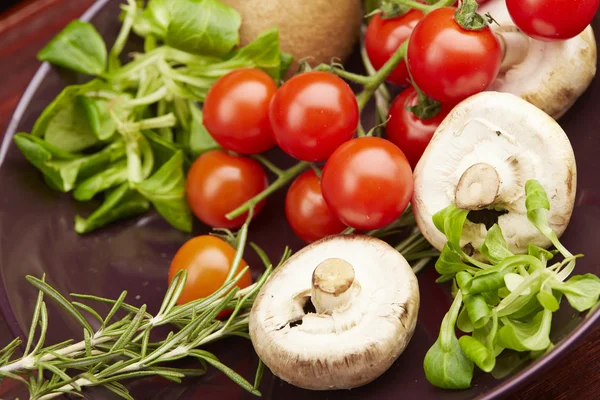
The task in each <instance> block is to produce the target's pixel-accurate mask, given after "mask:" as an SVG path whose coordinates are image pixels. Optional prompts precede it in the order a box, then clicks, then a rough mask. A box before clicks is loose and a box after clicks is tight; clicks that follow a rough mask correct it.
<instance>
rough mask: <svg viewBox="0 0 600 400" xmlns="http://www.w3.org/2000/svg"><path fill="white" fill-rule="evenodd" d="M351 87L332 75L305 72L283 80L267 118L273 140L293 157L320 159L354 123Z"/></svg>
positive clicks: (349, 134) (350, 133) (348, 133)
mask: <svg viewBox="0 0 600 400" xmlns="http://www.w3.org/2000/svg"><path fill="white" fill-rule="evenodd" d="M358 118H359V112H358V104H357V103H356V97H355V96H354V93H353V92H352V89H351V88H350V86H348V84H347V83H346V82H344V81H343V80H342V79H341V78H339V77H338V76H336V75H333V74H330V73H327V72H319V71H312V72H305V73H302V74H300V75H296V76H294V77H293V78H291V79H290V80H289V81H287V82H286V83H284V84H283V85H282V86H281V87H280V88H279V89H277V92H276V93H275V96H273V100H271V105H270V108H269V119H270V121H271V127H272V128H273V134H274V136H275V141H276V142H277V144H278V145H279V147H280V148H281V149H282V150H283V151H284V152H286V153H287V154H289V155H291V156H292V157H294V158H297V159H299V160H304V161H312V162H314V161H324V160H326V159H327V158H328V157H329V156H330V155H331V153H333V152H334V151H335V149H336V148H338V147H339V146H340V145H341V144H342V143H344V142H346V141H348V140H350V139H351V138H352V136H354V133H355V131H356V127H357V126H358Z"/></svg>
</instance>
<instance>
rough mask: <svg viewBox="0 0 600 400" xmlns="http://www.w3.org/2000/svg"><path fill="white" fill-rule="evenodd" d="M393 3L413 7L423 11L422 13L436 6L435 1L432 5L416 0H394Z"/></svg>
mask: <svg viewBox="0 0 600 400" xmlns="http://www.w3.org/2000/svg"><path fill="white" fill-rule="evenodd" d="M394 3H396V4H399V5H403V6H407V7H410V8H413V9H415V10H420V11H423V12H424V13H428V12H430V11H432V10H433V9H434V7H436V4H437V3H436V4H433V5H427V4H423V3H419V2H418V1H414V0H394Z"/></svg>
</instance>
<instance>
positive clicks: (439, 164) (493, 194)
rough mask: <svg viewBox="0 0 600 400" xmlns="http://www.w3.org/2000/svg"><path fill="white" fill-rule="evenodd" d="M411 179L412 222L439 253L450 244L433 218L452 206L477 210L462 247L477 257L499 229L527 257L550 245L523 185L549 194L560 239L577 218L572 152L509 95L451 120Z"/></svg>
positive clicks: (556, 130)
mask: <svg viewBox="0 0 600 400" xmlns="http://www.w3.org/2000/svg"><path fill="white" fill-rule="evenodd" d="M414 176H415V192H414V196H413V202H412V204H413V210H414V212H415V218H416V220H417V223H418V225H419V228H420V229H421V231H422V232H423V235H424V236H425V237H426V238H427V239H428V240H429V242H430V243H431V244H432V245H433V246H434V247H436V248H437V249H439V250H442V249H443V246H444V244H445V242H446V237H445V236H444V235H443V234H442V233H441V232H440V231H439V230H438V229H437V228H436V227H435V225H434V224H433V221H432V216H433V215H434V214H435V213H436V212H438V211H440V210H442V209H444V208H446V207H447V206H449V205H450V204H453V203H454V204H456V205H457V206H458V207H459V208H463V209H469V210H473V211H471V212H470V216H469V219H470V221H467V222H466V224H465V228H464V231H463V236H462V241H461V244H462V245H463V246H467V248H469V249H470V248H472V249H474V252H475V253H477V249H478V248H479V247H480V246H481V244H482V243H483V240H484V239H485V235H486V233H487V229H488V228H489V227H490V226H491V225H492V224H493V223H495V222H497V223H498V224H499V225H500V228H501V229H502V231H503V233H504V236H505V238H506V241H507V244H508V245H509V247H510V248H511V249H512V250H513V251H514V252H517V253H524V252H526V251H527V245H528V244H529V243H531V244H535V245H538V246H541V247H548V246H549V245H550V242H549V241H548V240H547V239H546V238H545V237H544V236H543V235H542V234H540V233H539V232H538V231H537V229H536V228H535V227H534V226H533V225H532V224H530V223H529V222H528V219H527V210H526V207H525V183H526V182H527V181H528V180H529V179H536V180H538V181H539V182H540V183H541V184H542V186H543V187H544V188H545V189H546V191H547V193H548V195H549V197H550V214H549V220H550V224H551V227H552V229H553V230H554V231H556V232H557V234H558V235H561V234H562V233H563V231H564V230H565V228H566V226H567V224H568V222H569V220H570V216H571V213H572V211H573V205H574V200H575V191H576V178H577V173H576V166H575V157H574V154H573V149H572V147H571V144H570V142H569V140H568V138H567V136H566V134H565V132H564V131H563V130H562V128H561V127H560V126H559V125H558V124H557V123H556V121H554V120H553V119H552V118H551V117H549V116H548V115H547V114H545V113H544V112H542V111H541V110H539V109H538V108H536V107H535V106H533V105H532V104H530V103H528V102H526V101H524V100H522V99H521V98H519V97H516V96H514V95H512V94H508V93H498V92H484V93H481V94H478V95H475V96H473V97H471V98H469V99H467V100H465V101H464V102H462V103H461V104H459V105H458V106H457V107H455V108H454V110H453V111H452V112H451V113H450V114H449V115H448V116H447V117H446V119H445V120H444V122H443V123H442V124H441V125H440V126H439V128H438V129H437V131H436V133H435V135H434V137H433V138H432V140H431V143H430V144H429V146H428V147H427V149H426V151H425V153H424V154H423V156H422V158H421V161H420V162H419V164H418V165H417V167H416V169H415V173H414Z"/></svg>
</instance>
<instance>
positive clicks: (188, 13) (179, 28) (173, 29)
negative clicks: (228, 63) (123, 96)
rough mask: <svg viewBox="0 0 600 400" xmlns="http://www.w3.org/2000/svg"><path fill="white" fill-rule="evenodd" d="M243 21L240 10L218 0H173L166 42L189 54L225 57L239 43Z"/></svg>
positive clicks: (170, 4)
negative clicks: (238, 11) (239, 31)
mask: <svg viewBox="0 0 600 400" xmlns="http://www.w3.org/2000/svg"><path fill="white" fill-rule="evenodd" d="M161 9H162V10H164V7H163V8H161ZM241 22H242V20H241V17H240V15H239V14H238V13H237V11H235V10H234V9H233V8H231V7H229V6H226V5H225V4H223V3H221V2H220V1H218V0H173V1H172V2H170V3H169V25H168V27H167V32H166V35H165V41H166V43H167V44H168V45H169V46H171V47H175V48H176V49H179V50H183V51H187V52H189V53H194V54H205V55H212V56H225V55H227V54H228V53H229V52H230V51H231V50H232V49H233V47H234V46H236V45H237V44H238V43H239V39H240V38H239V33H238V30H239V28H240V25H241Z"/></svg>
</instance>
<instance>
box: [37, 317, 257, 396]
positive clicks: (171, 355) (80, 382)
mask: <svg viewBox="0 0 600 400" xmlns="http://www.w3.org/2000/svg"><path fill="white" fill-rule="evenodd" d="M246 320H247V317H246ZM226 332H227V331H226V330H224V329H223V328H221V329H219V330H218V331H216V332H214V333H212V334H210V335H208V336H207V337H206V338H204V340H203V341H202V342H200V344H199V345H198V346H202V345H203V344H206V343H209V342H212V341H214V340H217V339H220V338H221V337H222V336H223V335H224V334H225V333H226ZM77 345H80V343H77ZM69 347H73V346H69ZM81 347H82V348H84V347H85V345H83V346H81ZM65 349H66V348H65ZM80 350H81V349H80ZM190 350H191V349H190V348H188V347H187V346H181V345H180V346H177V347H175V348H174V349H173V350H171V351H168V352H166V353H165V354H163V355H162V356H160V357H158V359H156V360H154V361H153V362H152V363H153V364H156V363H158V362H160V361H163V360H173V359H175V358H178V357H183V356H185V355H186V354H188V353H189V351H190ZM145 368H147V367H146V366H145V365H144V360H140V361H138V362H135V363H133V364H131V365H128V366H126V367H124V368H121V369H119V370H118V373H119V374H124V373H127V372H135V371H140V370H143V369H145ZM94 385H95V383H94V382H92V381H90V380H88V379H85V378H79V379H77V380H76V381H75V382H74V383H70V384H67V385H64V386H62V387H60V388H59V389H57V390H56V391H55V392H54V393H49V394H47V395H45V396H42V397H40V398H39V400H49V399H53V398H55V397H58V396H61V395H62V394H63V392H66V391H70V390H74V389H75V387H77V386H78V387H84V386H94Z"/></svg>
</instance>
